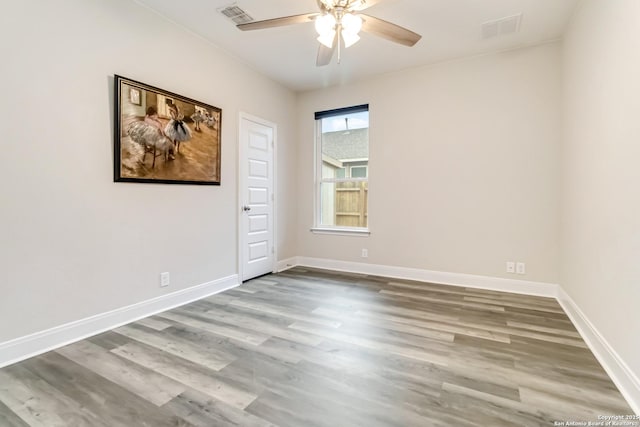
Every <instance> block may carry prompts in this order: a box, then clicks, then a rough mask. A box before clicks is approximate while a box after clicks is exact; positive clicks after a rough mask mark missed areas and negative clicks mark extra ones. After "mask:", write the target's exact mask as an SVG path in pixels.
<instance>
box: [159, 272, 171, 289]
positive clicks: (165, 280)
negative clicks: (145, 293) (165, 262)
mask: <svg viewBox="0 0 640 427" xmlns="http://www.w3.org/2000/svg"><path fill="white" fill-rule="evenodd" d="M169 283H171V277H170V276H169V273H168V272H166V273H160V287H161V288H164V287H165V286H169Z"/></svg>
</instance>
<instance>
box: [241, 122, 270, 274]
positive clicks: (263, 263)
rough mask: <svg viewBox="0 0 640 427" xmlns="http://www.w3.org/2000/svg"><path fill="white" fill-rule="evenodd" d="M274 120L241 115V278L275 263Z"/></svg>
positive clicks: (265, 270)
mask: <svg viewBox="0 0 640 427" xmlns="http://www.w3.org/2000/svg"><path fill="white" fill-rule="evenodd" d="M275 131H276V127H275V125H274V124H272V123H269V122H266V121H264V120H261V119H258V118H256V117H252V116H249V115H247V114H241V115H240V203H241V206H240V239H239V240H240V255H239V260H240V275H241V278H242V280H243V281H245V280H249V279H251V278H253V277H257V276H261V275H263V274H267V273H271V272H273V271H274V267H275V258H276V256H275V239H274V235H275V233H274V212H275V209H274V200H275V197H274V184H275V179H274V178H275V177H274V149H275V139H274V138H275Z"/></svg>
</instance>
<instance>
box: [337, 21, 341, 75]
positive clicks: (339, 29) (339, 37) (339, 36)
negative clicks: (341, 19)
mask: <svg viewBox="0 0 640 427" xmlns="http://www.w3.org/2000/svg"><path fill="white" fill-rule="evenodd" d="M341 27H342V25H338V31H337V33H338V65H340V60H341V59H342V28H341Z"/></svg>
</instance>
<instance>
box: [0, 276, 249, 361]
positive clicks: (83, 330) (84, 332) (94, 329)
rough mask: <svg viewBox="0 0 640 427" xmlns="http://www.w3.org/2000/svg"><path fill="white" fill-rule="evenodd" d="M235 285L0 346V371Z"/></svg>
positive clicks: (211, 286)
mask: <svg viewBox="0 0 640 427" xmlns="http://www.w3.org/2000/svg"><path fill="white" fill-rule="evenodd" d="M238 285H239V281H238V275H236V274H234V275H232V276H228V277H224V278H222V279H218V280H214V281H212V282H208V283H203V284H201V285H197V286H193V287H191V288H188V289H183V290H180V291H177V292H173V293H170V294H167V295H162V296H159V297H156V298H153V299H150V300H147V301H142V302H139V303H136V304H133V305H130V306H127V307H122V308H118V309H115V310H112V311H109V312H106V313H102V314H98V315H95V316H91V317H88V318H86V319H81V320H77V321H75V322H71V323H67V324H65V325H60V326H56V327H54V328H51V329H47V330H45V331H41V332H36V333H35V334H31V335H27V336H24V337H20V338H16V339H14V340H11V341H7V342H4V343H0V368H2V367H4V366H8V365H11V364H14V363H16V362H19V361H21V360H25V359H28V358H30V357H33V356H37V355H39V354H42V353H45V352H47V351H51V350H53V349H56V348H59V347H62V346H65V345H67V344H71V343H73V342H76V341H79V340H81V339H84V338H88V337H90V336H93V335H96V334H99V333H101V332H105V331H108V330H110V329H113V328H117V327H119V326H122V325H125V324H127V323H131V322H134V321H136V320H139V319H142V318H144V317H148V316H151V315H153V314H156V313H159V312H162V311H166V310H170V309H172V308H175V307H178V306H181V305H184V304H187V303H190V302H193V301H196V300H199V299H201V298H205V297H208V296H210V295H213V294H217V293H219V292H222V291H225V290H227V289H231V288H234V287H236V286H238Z"/></svg>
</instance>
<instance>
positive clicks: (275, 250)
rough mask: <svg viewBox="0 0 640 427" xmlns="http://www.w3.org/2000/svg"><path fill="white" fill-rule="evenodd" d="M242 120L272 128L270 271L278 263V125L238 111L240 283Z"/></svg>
mask: <svg viewBox="0 0 640 427" xmlns="http://www.w3.org/2000/svg"><path fill="white" fill-rule="evenodd" d="M244 120H249V121H252V122H255V123H258V124H260V125H263V126H267V127H270V128H271V129H273V146H272V148H273V150H272V153H273V178H272V179H273V182H272V185H273V189H272V194H273V200H272V201H271V203H272V216H273V230H272V239H273V265H272V266H271V272H272V273H276V272H277V265H278V224H277V223H278V221H277V219H278V209H277V201H278V193H277V189H278V169H277V158H278V152H277V148H278V125H277V124H275V123H273V122H270V121H268V120H265V119H262V118H260V117H257V116H254V115H252V114H248V113H245V112H243V111H240V113H239V115H238V137H237V141H238V192H237V203H236V209H237V210H236V218H237V219H238V230H237V231H238V233H237V234H238V253H237V271H238V282H239V283H242V274H243V270H244V264H243V259H244V258H243V256H242V250H243V248H244V243H245V236H244V233H243V230H242V225H243V215H244V211H243V210H242V207H243V198H244V193H243V190H244V187H245V185H246V182H247V180H246V173H247V171H246V162H244V161H243V160H244V158H245V156H246V154H247V147H245V146H244V144H242V141H241V135H242V126H243V123H244Z"/></svg>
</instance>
